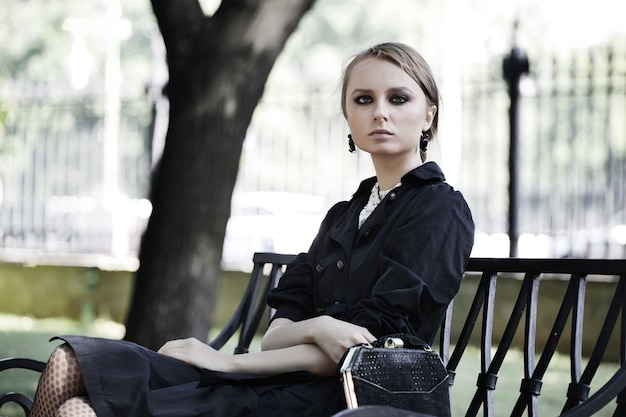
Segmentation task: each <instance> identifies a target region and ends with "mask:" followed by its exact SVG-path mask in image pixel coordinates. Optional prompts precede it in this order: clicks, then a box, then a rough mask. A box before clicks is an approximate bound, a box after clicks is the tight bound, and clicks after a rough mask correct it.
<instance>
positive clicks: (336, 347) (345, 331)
mask: <svg viewBox="0 0 626 417" xmlns="http://www.w3.org/2000/svg"><path fill="white" fill-rule="evenodd" d="M311 331H312V335H313V340H314V341H315V344H316V345H317V346H319V347H320V349H322V350H323V351H324V352H325V353H326V354H327V355H328V356H329V357H330V358H331V359H332V360H333V361H334V362H335V363H339V361H340V360H341V358H342V357H343V355H344V353H345V352H346V350H348V349H349V348H350V347H352V346H354V345H358V344H361V343H370V342H373V341H374V340H376V337H374V336H373V335H372V334H371V333H370V332H369V330H367V329H366V328H365V327H361V326H357V325H355V324H352V323H348V322H346V321H342V320H338V319H335V318H333V317H330V316H319V317H316V318H314V319H311Z"/></svg>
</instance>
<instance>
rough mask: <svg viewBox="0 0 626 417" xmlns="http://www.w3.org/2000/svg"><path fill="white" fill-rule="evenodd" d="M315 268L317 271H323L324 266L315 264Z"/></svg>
mask: <svg viewBox="0 0 626 417" xmlns="http://www.w3.org/2000/svg"><path fill="white" fill-rule="evenodd" d="M315 270H316V271H317V272H323V271H324V267H323V266H322V265H320V264H317V266H316V267H315Z"/></svg>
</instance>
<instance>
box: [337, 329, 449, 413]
mask: <svg viewBox="0 0 626 417" xmlns="http://www.w3.org/2000/svg"><path fill="white" fill-rule="evenodd" d="M339 369H340V372H341V379H342V383H343V388H344V394H345V397H346V404H347V406H348V408H357V407H359V406H365V405H387V406H391V407H394V408H401V409H405V410H410V411H416V412H420V413H424V414H428V415H433V416H437V417H450V392H449V386H448V371H447V370H446V368H445V366H444V365H443V362H442V361H441V358H440V357H439V355H438V354H437V352H435V351H433V350H432V349H431V348H430V346H429V345H428V344H427V343H426V342H424V341H422V340H420V339H419V338H416V337H414V336H410V335H391V336H387V337H384V338H381V339H378V340H377V341H375V342H373V343H372V344H371V345H367V344H362V345H357V346H353V347H351V348H350V349H348V351H347V352H346V354H345V355H344V358H343V360H342V361H341V362H340V365H339Z"/></svg>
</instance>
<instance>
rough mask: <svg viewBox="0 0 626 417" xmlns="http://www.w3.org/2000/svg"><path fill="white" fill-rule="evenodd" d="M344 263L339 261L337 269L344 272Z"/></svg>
mask: <svg viewBox="0 0 626 417" xmlns="http://www.w3.org/2000/svg"><path fill="white" fill-rule="evenodd" d="M343 267H344V265H343V261H342V260H341V259H340V260H338V261H337V269H339V270H340V271H341V270H343Z"/></svg>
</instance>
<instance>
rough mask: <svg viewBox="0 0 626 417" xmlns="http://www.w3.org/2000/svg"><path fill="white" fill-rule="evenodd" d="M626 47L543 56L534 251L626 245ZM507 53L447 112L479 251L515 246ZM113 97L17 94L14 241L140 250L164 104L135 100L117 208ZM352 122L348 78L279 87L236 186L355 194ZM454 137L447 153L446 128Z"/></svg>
mask: <svg viewBox="0 0 626 417" xmlns="http://www.w3.org/2000/svg"><path fill="white" fill-rule="evenodd" d="M625 49H626V47H625V45H624V42H623V41H622V42H621V43H619V42H616V43H615V44H614V45H612V46H607V47H606V48H604V49H598V48H595V49H593V50H589V51H587V50H585V51H574V52H572V53H569V54H559V55H558V57H555V56H553V55H546V56H532V55H531V56H530V61H531V73H530V76H529V77H528V78H527V79H525V80H524V82H523V83H522V107H521V112H520V115H521V123H520V126H521V130H520V138H521V140H520V142H521V145H520V158H521V159H520V166H521V170H520V171H521V172H520V196H519V199H520V201H519V203H520V205H519V217H520V225H519V229H520V232H521V233H522V235H521V241H520V248H521V249H522V250H521V251H520V253H519V255H520V256H527V255H531V256H557V257H558V256H591V257H613V258H615V257H624V256H626V253H625V251H626V249H625V248H626V214H625V211H624V210H625V209H624V206H625V202H626V195H625V192H626V191H625V190H626V179H625V178H626V117H624V115H625V114H626V51H625ZM501 65H502V61H501V58H494V60H493V62H492V63H491V66H490V67H489V68H481V69H477V70H476V74H480V77H479V76H476V77H473V78H472V77H470V78H468V79H465V80H464V82H463V86H464V87H463V90H462V98H461V104H462V111H461V116H460V119H458V120H453V119H451V118H449V117H447V118H446V119H444V120H445V123H458V124H460V126H461V129H460V131H461V136H462V141H460V142H459V143H460V146H461V149H462V151H461V154H462V158H461V159H460V163H459V164H458V166H455V167H454V169H456V170H458V175H456V176H455V181H454V183H453V185H454V186H455V187H457V188H459V189H461V190H462V191H463V193H464V194H465V196H466V198H467V200H468V202H469V204H470V206H471V207H472V211H473V213H474V217H475V221H476V224H477V231H478V235H477V241H476V248H477V249H476V255H482V254H485V255H489V256H499V255H502V256H506V254H507V253H508V252H507V251H504V250H503V247H504V246H506V237H505V236H503V234H504V233H505V232H506V230H507V182H508V174H507V155H508V120H507V107H508V105H509V104H508V96H507V92H506V84H505V82H504V80H503V79H502V70H501ZM99 97H100V96H99V95H98V94H95V95H94V96H89V97H85V96H83V97H74V98H73V97H69V98H68V97H65V98H64V99H63V100H49V99H48V98H47V97H46V95H45V94H44V93H42V92H37V93H36V94H33V93H31V94H29V95H27V96H19V97H17V96H15V97H14V98H13V99H12V101H9V102H6V103H5V106H6V107H7V108H8V109H9V111H8V113H7V119H6V126H5V130H4V134H3V135H2V136H0V249H2V248H4V249H7V248H17V249H30V250H35V249H36V250H42V251H48V252H77V253H84V252H104V253H111V252H115V250H116V248H117V250H118V251H119V252H120V253H127V254H128V253H130V254H133V253H135V251H136V250H137V245H138V241H139V236H140V234H141V232H142V228H143V225H144V222H145V218H146V215H147V213H149V206H148V204H147V201H146V200H145V197H146V194H147V190H148V181H149V173H150V167H151V154H152V153H153V152H151V150H150V139H149V138H150V134H151V133H150V130H151V126H152V120H151V108H152V105H151V103H149V100H148V98H147V97H146V98H138V99H132V100H126V101H124V102H123V103H122V109H121V115H120V117H121V118H120V133H119V147H120V148H119V155H120V161H119V163H120V165H119V172H120V175H119V180H118V182H117V183H116V188H117V189H118V191H119V192H118V193H116V194H115V201H116V204H114V205H113V206H114V207H113V208H112V205H111V204H110V203H111V201H107V198H106V197H104V195H105V190H104V188H106V187H105V183H106V180H105V179H104V174H103V171H104V166H103V164H104V163H105V162H104V158H103V152H104V151H103V146H104V143H103V140H104V138H103V129H104V123H105V121H104V114H103V112H102V111H101V110H100V109H101V108H102V105H101V103H100V100H101V99H100V98H99ZM3 101H6V99H5V98H4V97H3ZM444 104H445V103H444ZM444 115H445V106H444ZM158 117H167V115H163V114H159V115H158ZM277 122H278V123H277ZM347 133H348V132H347V128H346V126H345V122H344V121H343V119H342V116H341V115H340V110H339V102H338V98H337V91H336V88H335V86H330V87H328V88H326V87H323V88H321V87H319V86H318V87H315V88H311V86H286V87H280V86H278V87H276V86H274V87H271V88H270V87H268V88H267V90H266V95H265V96H264V98H263V100H262V102H261V103H260V105H259V106H258V108H257V110H256V112H255V116H254V118H253V121H252V124H251V126H250V128H249V131H248V137H247V139H246V141H245V143H244V151H243V154H242V162H241V168H240V172H239V175H238V182H237V185H236V189H235V194H239V193H245V192H249V191H267V192H271V191H286V192H289V193H303V194H312V195H316V196H319V197H321V198H322V199H323V201H324V202H325V203H326V206H328V205H329V204H331V203H332V202H334V201H336V200H338V199H343V198H348V197H349V196H350V194H351V193H352V192H353V191H354V190H355V189H356V186H357V185H358V181H359V180H360V179H362V178H363V177H365V176H368V175H373V172H372V171H371V168H370V163H369V161H367V160H366V159H367V158H368V156H367V155H364V154H360V153H357V155H351V154H349V153H348V152H347V144H346V135H347ZM442 133H443V134H444V135H445V126H444V128H443V129H442ZM442 136H443V135H442ZM441 143H442V144H441V145H440V151H441V152H442V153H444V154H445V152H446V145H445V143H446V137H442V138H441ZM364 158H366V159H364ZM444 159H445V158H444ZM445 168H446V167H445V166H444V169H445ZM456 177H458V178H456ZM116 231H117V232H116ZM120 231H121V232H120ZM503 243H504V245H503ZM524 248H526V251H524Z"/></svg>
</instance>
